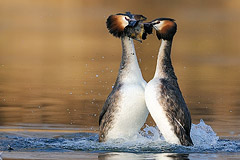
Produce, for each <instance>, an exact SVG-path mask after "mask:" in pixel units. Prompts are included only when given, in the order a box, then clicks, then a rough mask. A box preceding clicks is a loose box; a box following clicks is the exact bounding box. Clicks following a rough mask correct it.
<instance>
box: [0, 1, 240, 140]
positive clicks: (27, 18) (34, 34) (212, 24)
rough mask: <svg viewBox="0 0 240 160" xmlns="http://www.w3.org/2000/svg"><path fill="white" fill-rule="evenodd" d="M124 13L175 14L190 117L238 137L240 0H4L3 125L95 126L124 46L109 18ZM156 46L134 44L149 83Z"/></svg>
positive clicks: (0, 46)
mask: <svg viewBox="0 0 240 160" xmlns="http://www.w3.org/2000/svg"><path fill="white" fill-rule="evenodd" d="M126 11H131V12H132V13H136V14H143V15H144V16H146V17H147V18H148V20H149V21H150V20H153V19H155V18H158V17H170V18H174V19H175V20H176V23H177V24H178V31H177V33H176V36H175V38H174V42H173V49H172V60H173V65H174V68H175V72H176V75H177V77H178V81H179V85H180V87H181V90H182V92H183V95H184V97H185V100H186V103H187V104H188V107H189V110H190V112H191V114H192V120H193V123H195V124H196V123H199V120H200V119H203V120H204V121H205V122H206V123H207V124H208V125H211V126H212V127H213V129H214V131H215V132H217V134H218V135H219V136H231V137H235V136H240V129H239V128H240V81H239V79H240V54H239V51H240V45H239V36H240V31H239V28H240V1H238V0H228V1H226V0H218V1H207V0H194V1H192V0H183V1H178V0H168V1H163V0H140V1H139V0H131V1H129V0H121V1H111V0H51V1H47V0H38V1H32V0H21V1H19V0H1V1H0V126H1V128H2V129H6V128H17V127H19V128H33V127H35V128H42V127H47V128H65V129H71V128H72V129H76V130H81V129H82V130H87V131H91V130H93V131H97V130H98V116H99V113H100V111H101V108H102V105H103V103H104V101H105V99H106V97H107V96H108V94H109V93H110V91H111V89H112V85H113V84H114V82H115V80H116V76H117V73H118V67H119V64H120V60H121V52H122V51H121V42H120V40H119V39H117V38H115V37H113V36H112V35H110V34H109V33H108V31H107V29H106V25H105V21H106V19H107V17H108V16H109V15H111V14H115V13H119V12H126ZM159 46H160V41H159V40H158V39H157V38H156V36H155V35H153V36H149V37H148V39H147V40H145V41H144V42H143V43H142V44H140V43H139V42H135V47H136V51H137V56H138V60H139V64H140V67H141V70H142V73H143V76H144V78H145V80H146V81H149V80H150V79H151V78H152V77H153V74H154V71H155V65H156V58H157V54H158V49H159ZM147 124H148V125H154V122H153V121H152V119H151V117H150V116H149V118H148V120H147Z"/></svg>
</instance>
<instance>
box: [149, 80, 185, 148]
mask: <svg viewBox="0 0 240 160" xmlns="http://www.w3.org/2000/svg"><path fill="white" fill-rule="evenodd" d="M159 83H160V81H159V80H158V79H152V80H151V81H150V82H148V84H147V86H146V88H145V101H146V105H147V108H148V110H149V112H150V114H151V116H152V118H153V120H154V121H155V123H156V124H157V126H158V128H159V130H160V131H161V133H162V135H163V137H164V138H165V140H166V141H167V142H169V143H174V144H181V143H180V141H179V139H178V137H177V136H176V134H175V133H174V128H173V126H172V125H171V124H170V123H169V121H168V118H167V115H166V112H165V111H164V110H163V107H162V106H161V105H160V103H159V101H160V100H161V99H158V97H159V96H158V95H159V94H160V92H159V90H158V88H159Z"/></svg>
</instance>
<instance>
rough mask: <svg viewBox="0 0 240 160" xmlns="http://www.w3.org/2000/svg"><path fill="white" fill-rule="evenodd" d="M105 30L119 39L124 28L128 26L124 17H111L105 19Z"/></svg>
mask: <svg viewBox="0 0 240 160" xmlns="http://www.w3.org/2000/svg"><path fill="white" fill-rule="evenodd" d="M106 23H107V28H108V30H109V32H110V33H111V34H113V35H114V36H115V37H121V36H122V35H123V33H124V28H125V27H126V26H127V25H128V21H127V20H126V16H124V15H111V16H109V17H108V19H107V22H106Z"/></svg>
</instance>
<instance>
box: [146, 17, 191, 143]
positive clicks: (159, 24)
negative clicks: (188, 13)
mask: <svg viewBox="0 0 240 160" xmlns="http://www.w3.org/2000/svg"><path fill="white" fill-rule="evenodd" d="M148 24H151V25H152V26H153V28H154V29H155V30H156V34H157V37H158V39H159V40H160V39H161V40H162V43H161V46H160V49H159V53H158V59H157V66H156V71H155V75H154V78H153V79H152V80H151V81H149V82H148V84H147V86H146V88H145V100H146V104H147V108H148V110H149V112H150V114H151V116H152V118H153V119H154V121H155V123H156V124H157V126H158V128H159V130H160V131H161V133H162V135H163V136H164V138H165V140H166V141H167V142H169V143H172V144H180V145H185V146H191V145H193V142H192V140H191V137H190V130H191V115H190V112H189V111H188V108H187V105H186V103H185V101H184V98H183V96H182V93H181V91H180V88H179V86H178V82H177V77H176V75H175V73H174V69H173V66H172V62H171V47H172V41H173V36H174V35H175V33H176V31H177V24H176V23H175V22H174V20H173V19H170V18H158V19H155V20H153V21H152V22H150V23H148Z"/></svg>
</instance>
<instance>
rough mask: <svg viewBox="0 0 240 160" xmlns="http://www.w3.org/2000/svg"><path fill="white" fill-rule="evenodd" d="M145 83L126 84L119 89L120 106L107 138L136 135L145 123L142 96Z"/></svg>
mask: <svg viewBox="0 0 240 160" xmlns="http://www.w3.org/2000/svg"><path fill="white" fill-rule="evenodd" d="M144 91H145V85H139V84H128V85H124V86H123V88H122V89H121V98H120V99H121V100H120V103H119V104H120V106H121V107H120V108H119V111H118V113H117V114H116V116H115V119H114V122H113V127H112V128H111V129H110V130H109V131H108V135H107V137H108V139H116V138H128V137H132V136H134V135H136V134H137V133H138V132H139V130H140V129H141V127H142V126H143V124H144V123H145V121H146V119H147V116H148V113H149V112H148V110H147V107H146V103H145V98H144Z"/></svg>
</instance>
